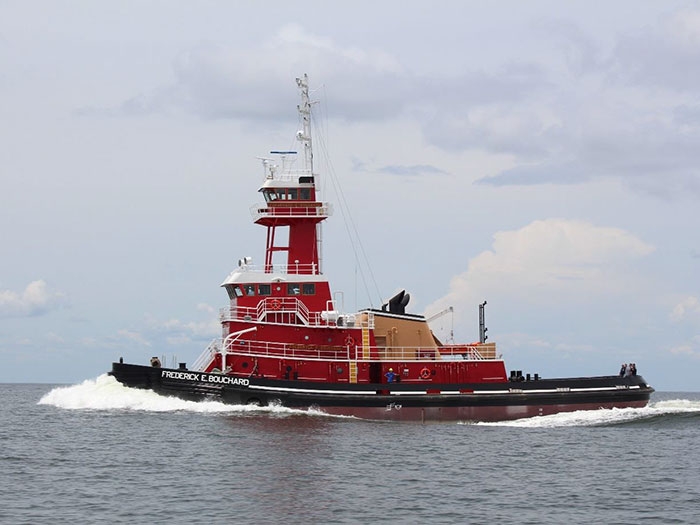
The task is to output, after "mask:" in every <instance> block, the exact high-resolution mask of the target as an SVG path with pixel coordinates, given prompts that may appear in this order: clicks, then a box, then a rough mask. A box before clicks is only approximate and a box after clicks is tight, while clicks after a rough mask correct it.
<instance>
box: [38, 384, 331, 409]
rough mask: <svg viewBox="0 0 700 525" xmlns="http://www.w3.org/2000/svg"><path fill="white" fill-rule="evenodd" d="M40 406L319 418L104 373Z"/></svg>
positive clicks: (57, 393)
mask: <svg viewBox="0 0 700 525" xmlns="http://www.w3.org/2000/svg"><path fill="white" fill-rule="evenodd" d="M39 404H40V405H52V406H55V407H58V408H63V409H67V410H139V411H145V412H175V411H188V412H200V413H238V414H246V413H260V414H262V413H267V414H274V415H280V416H284V415H295V414H304V415H319V416H326V414H323V413H322V412H320V411H317V410H295V409H291V408H286V407H283V406H265V407H258V406H253V405H226V404H224V403H221V402H218V401H198V402H195V401H185V400H184V399H178V398H176V397H166V396H161V395H158V394H156V393H155V392H153V391H151V390H141V389H137V388H128V387H125V386H124V385H122V384H121V383H120V382H119V381H117V380H116V379H114V377H112V376H110V375H108V374H103V375H101V376H99V377H98V378H96V379H88V380H86V381H83V382H82V383H80V384H78V385H71V386H64V387H57V388H54V389H53V390H51V391H50V392H48V393H47V394H45V395H44V396H43V397H42V398H41V399H40V400H39Z"/></svg>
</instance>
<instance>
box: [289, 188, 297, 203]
mask: <svg viewBox="0 0 700 525" xmlns="http://www.w3.org/2000/svg"><path fill="white" fill-rule="evenodd" d="M298 195H299V192H298V191H297V189H296V188H289V189H288V190H287V200H290V201H295V200H298Z"/></svg>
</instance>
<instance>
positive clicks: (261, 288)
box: [258, 284, 272, 295]
mask: <svg viewBox="0 0 700 525" xmlns="http://www.w3.org/2000/svg"><path fill="white" fill-rule="evenodd" d="M258 295H272V289H271V287H270V285H269V284H259V285H258Z"/></svg>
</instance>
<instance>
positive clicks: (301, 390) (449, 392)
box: [249, 385, 639, 396]
mask: <svg viewBox="0 0 700 525" xmlns="http://www.w3.org/2000/svg"><path fill="white" fill-rule="evenodd" d="M638 388H639V385H633V386H630V387H629V389H626V388H625V389H622V388H617V387H614V386H612V387H599V388H570V389H568V390H556V389H551V388H550V389H542V390H520V389H513V390H474V392H460V391H459V390H442V391H440V394H439V395H463V396H464V395H494V394H569V393H571V392H604V391H612V390H632V389H638ZM249 389H250V390H266V391H270V392H298V393H303V394H342V395H358V394H359V395H362V394H371V395H374V393H373V391H372V390H328V389H320V388H318V389H317V388H287V387H276V386H261V385H250V387H249ZM391 395H396V396H406V395H411V396H415V395H438V394H428V392H426V391H425V390H409V391H400V392H399V391H393V392H391Z"/></svg>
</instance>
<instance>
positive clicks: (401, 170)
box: [377, 164, 447, 177]
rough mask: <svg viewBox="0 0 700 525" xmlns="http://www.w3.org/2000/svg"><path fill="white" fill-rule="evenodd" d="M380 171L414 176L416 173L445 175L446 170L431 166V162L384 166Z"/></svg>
mask: <svg viewBox="0 0 700 525" xmlns="http://www.w3.org/2000/svg"><path fill="white" fill-rule="evenodd" d="M377 171H378V172H380V173H387V174H389V175H402V176H409V177H413V176H416V175H445V174H447V172H446V171H444V170H441V169H440V168H436V167H435V166H430V165H429V164H414V165H412V166H401V165H393V166H383V167H381V168H379V169H377Z"/></svg>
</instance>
